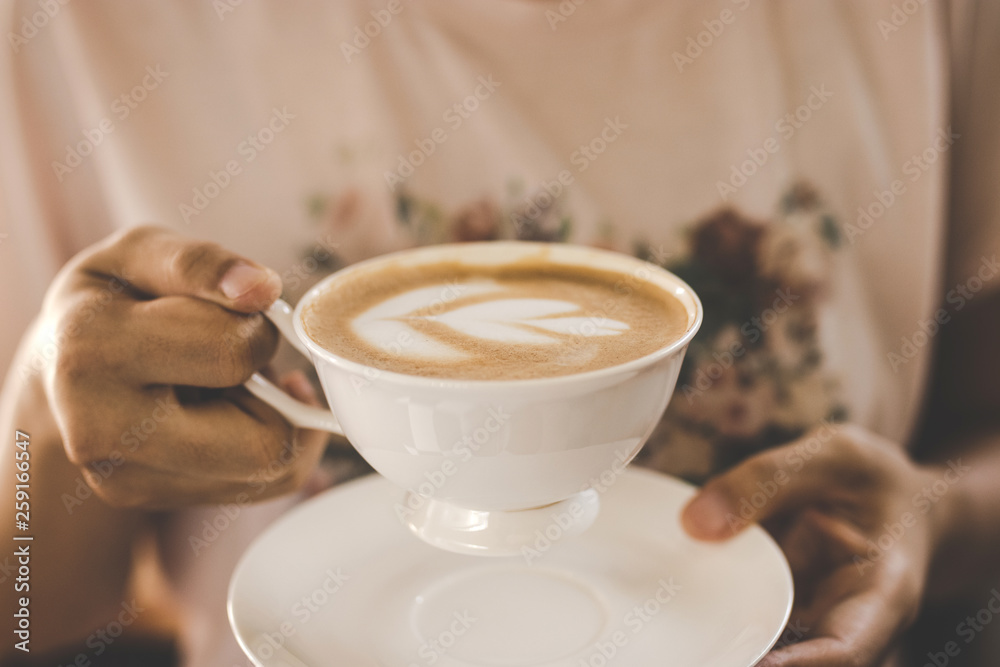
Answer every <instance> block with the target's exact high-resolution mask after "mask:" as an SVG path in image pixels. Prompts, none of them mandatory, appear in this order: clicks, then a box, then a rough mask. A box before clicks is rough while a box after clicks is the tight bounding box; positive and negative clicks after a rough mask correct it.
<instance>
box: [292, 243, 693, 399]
mask: <svg viewBox="0 0 1000 667" xmlns="http://www.w3.org/2000/svg"><path fill="white" fill-rule="evenodd" d="M498 245H507V246H516V247H518V248H527V247H532V246H534V247H538V248H539V249H542V248H562V249H570V251H571V252H572V251H576V250H581V251H587V252H589V253H596V254H598V255H604V256H609V257H613V258H614V259H615V260H617V261H621V260H630V261H633V262H638V263H640V264H646V265H648V266H649V268H650V270H652V271H654V272H657V273H659V274H660V277H661V278H665V279H666V280H667V281H668V282H670V283H672V284H673V288H672V289H667V288H666V287H664V286H663V285H657V286H658V287H660V288H661V289H663V290H664V291H665V292H668V293H670V294H671V295H672V296H674V297H676V298H677V299H678V300H679V301H680V302H681V305H683V306H684V310H685V311H687V313H688V326H687V329H685V331H684V334H683V335H682V336H681V337H680V338H678V339H677V340H675V341H673V342H672V343H670V344H669V345H666V346H664V347H661V348H659V349H657V350H654V351H653V352H650V353H649V354H647V355H645V356H642V357H638V358H637V359H631V360H629V361H626V362H623V363H620V364H615V365H614V366H605V367H604V368H597V369H594V370H590V371H583V372H580V373H569V374H567V375H555V376H551V377H536V378H519V379H496V380H475V379H459V378H442V377H430V376H426V375H410V374H407V373H399V372H396V371H389V370H384V369H381V368H376V367H374V366H368V365H366V364H362V363H360V362H357V361H352V360H351V359H347V358H345V357H342V356H340V355H338V354H335V353H333V352H331V351H330V350H327V349H326V348H324V347H322V346H321V345H319V343H317V342H315V341H314V340H313V339H312V338H310V337H309V335H308V334H307V333H306V331H305V327H304V325H303V324H302V312H303V310H304V309H305V307H306V306H307V305H308V304H309V303H310V302H311V301H312V300H313V299H315V298H316V297H317V296H318V295H319V294H320V292H322V291H323V290H325V289H326V287H327V286H328V285H329V283H332V282H334V281H335V280H339V279H341V278H343V277H344V276H346V275H349V274H350V273H354V272H357V271H361V270H364V269H366V268H368V267H370V266H372V265H374V264H379V263H383V262H388V261H391V260H393V259H395V258H398V257H400V256H402V255H412V254H414V253H419V252H427V253H428V254H431V253H433V252H434V251H436V250H440V251H442V252H443V251H445V250H447V249H449V248H463V249H470V248H474V247H483V246H491V247H496V246H498ZM570 264H571V263H570ZM682 294H683V295H684V296H686V297H688V298H690V300H691V303H692V304H693V306H694V312H693V313H692V312H691V309H690V308H689V306H688V304H687V303H686V302H685V301H684V300H683V298H681V295H682ZM692 315H693V316H692ZM703 319H704V309H703V307H702V303H701V299H700V298H698V294H697V293H696V292H695V291H694V290H693V289H692V288H691V286H690V285H688V284H687V283H686V282H685V281H683V280H682V279H681V278H679V277H678V276H677V275H676V274H674V273H673V272H671V271H668V270H667V269H665V268H663V267H662V266H660V265H658V264H654V263H652V262H643V260H641V259H639V258H637V257H633V256H631V255H626V254H625V253H621V252H616V251H612V250H604V249H602V248H594V247H592V246H583V245H578V244H570V243H558V244H555V243H545V242H538V241H513V240H506V241H477V242H468V243H442V244H436V245H429V246H419V247H414V248H405V249H403V250H397V251H395V252H390V253H386V254H383V255H376V256H375V257H370V258H368V259H365V260H362V261H360V262H356V263H354V264H351V265H349V266H346V267H344V268H342V269H340V270H338V271H335V272H334V273H332V274H330V275H329V276H326V277H325V278H323V279H322V280H320V281H319V282H318V283H316V284H315V285H313V286H312V287H311V288H310V289H309V291H307V292H306V293H305V294H303V295H302V297H301V298H300V299H299V301H298V303H297V304H296V305H295V309H294V311H293V313H292V326H293V328H294V330H295V334H296V336H297V337H298V338H299V340H300V341H301V342H302V344H303V345H305V347H306V348H307V349H308V350H309V351H310V352H311V353H312V355H313V362H314V363H315V362H316V359H317V358H320V359H323V360H324V361H326V362H328V363H330V364H332V365H334V366H336V367H338V368H340V369H342V370H345V371H349V372H353V373H356V374H361V375H365V376H369V375H371V373H372V371H375V372H376V373H377V376H376V377H377V378H378V379H380V380H389V381H391V382H393V383H395V384H402V385H416V386H423V387H434V388H449V389H451V388H464V387H494V388H505V389H506V388H512V389H518V388H522V387H532V388H536V387H545V386H552V385H561V384H567V383H573V382H581V381H586V380H595V379H600V378H604V377H607V376H610V375H617V374H620V373H627V372H631V371H635V370H637V369H641V368H643V367H646V366H649V365H652V364H653V363H655V362H657V361H659V360H661V359H663V358H666V357H669V356H672V355H673V354H675V353H676V352H678V351H679V350H683V349H684V348H685V347H686V346H687V344H688V343H690V342H691V339H692V338H694V336H695V334H697V333H698V330H699V329H700V328H701V324H702V320H703ZM371 379H375V378H371Z"/></svg>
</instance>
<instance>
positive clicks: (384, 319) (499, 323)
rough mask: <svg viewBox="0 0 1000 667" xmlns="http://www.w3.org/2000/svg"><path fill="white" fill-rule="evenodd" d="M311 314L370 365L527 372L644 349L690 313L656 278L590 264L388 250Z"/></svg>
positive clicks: (330, 340)
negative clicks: (486, 260)
mask: <svg viewBox="0 0 1000 667" xmlns="http://www.w3.org/2000/svg"><path fill="white" fill-rule="evenodd" d="M302 323H303V325H304V328H305V331H306V333H307V334H308V335H309V337H310V338H311V339H312V340H313V341H315V342H316V343H317V344H319V345H320V346H321V347H323V348H324V349H327V350H329V351H331V352H333V353H334V354H336V355H338V356H341V357H344V358H345V359H349V360H351V361H356V362H358V363H361V364H364V365H366V366H371V367H374V368H378V369H382V370H386V371H392V372H395V373H402V374H406V375H418V376H425V377H434V378H444V379H455V380H521V379H530V378H543V377H555V376H561V375H571V374H575V373H583V372H586V371H592V370H596V369H599V368H606V367H609V366H616V365H618V364H621V363H625V362H627V361H631V360H633V359H638V358H640V357H643V356H646V355H647V354H650V353H652V352H655V351H656V350H658V349H660V348H662V347H665V346H667V345H669V344H670V343H673V342H674V341H676V340H678V339H680V338H681V337H682V336H683V335H684V332H685V331H686V330H687V326H688V313H687V310H686V309H685V307H684V305H683V304H682V303H681V302H680V301H679V300H677V299H676V298H675V297H674V296H672V295H670V294H668V293H667V292H666V291H664V290H663V289H662V288H660V287H658V286H657V285H655V284H652V283H650V282H649V281H648V280H644V279H642V278H640V277H638V276H636V275H629V274H625V273H619V272H614V271H605V270H599V269H592V268H589V267H585V266H568V265H562V264H554V263H551V262H545V261H539V260H538V259H526V260H521V261H516V262H512V263H509V264H502V265H489V264H485V265H472V264H464V263H461V262H450V261H445V262H434V263H429V264H425V265H418V266H411V265H402V264H398V263H393V262H390V263H386V264H378V265H376V266H375V267H373V268H371V269H361V270H359V271H357V272H355V273H352V274H349V275H347V276H344V277H343V278H342V279H335V280H334V281H333V282H332V283H331V284H330V286H329V287H327V288H326V289H325V290H324V291H323V292H322V293H320V294H318V295H317V296H316V297H315V298H314V299H313V301H312V302H311V303H309V304H308V305H307V306H306V308H305V309H304V312H303V314H302Z"/></svg>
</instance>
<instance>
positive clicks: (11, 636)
mask: <svg viewBox="0 0 1000 667" xmlns="http://www.w3.org/2000/svg"><path fill="white" fill-rule="evenodd" d="M30 337H31V334H30V333H29V334H28V336H26V339H25V344H24V345H22V346H21V350H20V353H19V354H18V355H17V356H16V357H15V359H14V363H13V364H12V365H11V371H10V374H9V377H8V380H7V382H6V383H5V385H4V388H3V393H2V394H0V435H2V438H3V441H2V442H0V544H3V545H4V547H3V550H2V551H0V611H2V613H3V619H4V620H3V624H2V626H0V632H2V633H3V635H4V637H5V638H6V639H7V641H5V642H4V645H3V647H2V649H0V655H22V656H23V657H28V655H29V654H27V653H24V652H18V650H16V649H13V647H14V644H16V643H20V642H21V641H23V638H28V639H29V642H28V643H27V644H22V646H23V647H24V648H28V649H30V655H34V656H37V655H39V654H45V653H47V652H50V651H52V650H54V649H56V648H59V647H64V646H71V645H73V646H75V647H76V650H74V651H72V653H74V654H76V653H78V652H85V651H87V650H89V649H88V648H87V647H86V646H85V640H86V638H87V637H89V636H90V635H91V634H92V633H94V632H95V631H97V630H98V629H99V628H102V627H105V626H106V625H107V624H108V622H109V621H110V620H112V619H114V618H115V616H117V614H118V613H119V612H120V611H121V604H122V602H123V601H126V602H128V600H126V599H125V594H126V588H127V585H128V580H129V575H130V572H131V561H132V545H133V542H134V539H135V537H136V534H137V532H138V531H139V530H140V529H141V523H142V521H143V519H142V513H141V512H138V511H136V510H129V509H117V508H114V507H112V506H110V505H108V504H107V503H105V502H103V501H101V500H100V499H97V498H95V497H93V492H92V491H91V489H90V487H89V486H88V485H87V483H86V482H83V476H82V474H81V472H80V470H79V469H78V468H77V467H76V466H74V465H72V464H71V463H70V462H69V460H68V459H67V458H66V454H65V452H64V450H63V447H62V439H61V436H60V434H59V430H58V428H57V427H56V424H55V422H54V421H53V419H52V416H51V413H50V412H49V409H48V405H47V399H46V397H45V393H44V391H43V390H42V386H41V383H40V382H31V381H26V380H23V379H21V377H20V376H21V372H20V371H21V369H23V368H25V367H26V366H25V364H28V363H29V359H30V356H31V352H32V351H33V349H34V348H33V346H32V345H31V344H30ZM18 432H20V433H23V434H26V435H27V436H28V437H27V438H22V437H19V436H18ZM18 441H20V442H27V443H28V444H27V446H25V447H23V448H22V447H18V446H17V442H18ZM22 451H27V453H28V455H27V456H22V457H21V461H18V460H17V459H16V456H17V454H18V453H19V452H22ZM22 461H27V463H28V465H27V466H23V465H22V466H21V468H25V467H26V468H27V470H26V471H22V470H21V469H19V468H18V466H17V464H18V463H20V462H22ZM22 472H27V489H26V491H27V496H26V498H27V507H28V510H27V511H26V512H25V513H24V515H21V516H17V510H16V505H15V503H16V502H18V498H17V497H16V493H17V487H16V485H17V484H18V483H19V479H18V478H17V477H16V475H20V474H21V473H22ZM20 479H24V477H21V478H20ZM81 482H82V484H81ZM22 498H25V496H23V495H22ZM22 502H23V501H22ZM21 507H22V508H23V507H25V506H24V505H21ZM24 518H27V519H28V521H27V522H26V523H27V524H28V529H27V530H19V529H18V528H17V524H16V522H17V521H18V520H20V519H24ZM24 536H31V537H32V538H33V539H32V540H31V541H15V538H17V537H24ZM23 549H27V550H28V551H29V554H30V555H29V556H28V557H27V558H23V557H21V556H18V555H17V552H18V551H19V550H23ZM22 558H23V560H25V561H26V563H22V562H19V561H21V560H22ZM22 564H26V566H27V571H26V572H25V571H22V570H20V567H21V565H22ZM22 598H24V599H25V600H27V601H30V602H29V603H28V613H29V614H30V616H29V617H28V623H29V624H30V625H29V627H28V628H27V629H28V631H29V632H30V634H27V635H22V636H21V637H18V636H17V635H16V634H15V633H14V631H15V629H18V627H17V625H18V623H19V622H20V619H19V618H15V615H16V614H17V613H19V611H20V609H21V608H22V605H21V604H20V603H21V599H22ZM12 649H13V650H12ZM0 662H2V660H0Z"/></svg>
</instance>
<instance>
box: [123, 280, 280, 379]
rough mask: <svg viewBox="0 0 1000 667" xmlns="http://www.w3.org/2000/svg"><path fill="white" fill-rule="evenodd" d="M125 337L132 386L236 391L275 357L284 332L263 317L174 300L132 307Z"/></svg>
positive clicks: (126, 372)
mask: <svg viewBox="0 0 1000 667" xmlns="http://www.w3.org/2000/svg"><path fill="white" fill-rule="evenodd" d="M122 322H123V323H122V325H121V331H120V335H121V337H122V339H125V340H129V341H130V344H129V345H122V346H120V347H121V348H122V350H121V351H122V353H123V354H126V355H128V356H129V363H127V364H122V365H121V366H122V368H123V369H124V370H123V371H122V375H125V376H126V377H125V378H124V379H125V380H126V381H131V382H133V383H135V384H138V385H140V386H145V385H149V384H176V385H188V386H195V387H234V386H236V385H240V384H243V383H244V382H246V381H247V380H248V379H249V378H250V376H251V375H253V373H255V372H256V371H258V370H260V369H261V368H263V367H264V366H265V365H266V364H267V363H268V362H269V361H270V360H271V358H272V357H273V356H274V352H275V350H276V349H277V345H278V332H277V329H275V327H274V325H272V324H271V323H270V322H268V320H267V319H266V318H265V317H264V316H263V315H261V314H260V313H253V314H250V315H244V314H241V313H232V312H229V311H227V310H224V309H223V308H221V307H219V306H218V305H216V304H214V303H208V302H207V301H202V300H200V299H193V298H188V297H179V296H169V297H164V298H160V299H153V300H152V301H140V302H135V303H133V304H132V307H131V308H130V309H129V311H128V314H127V316H126V317H125V318H124V319H123V320H122Z"/></svg>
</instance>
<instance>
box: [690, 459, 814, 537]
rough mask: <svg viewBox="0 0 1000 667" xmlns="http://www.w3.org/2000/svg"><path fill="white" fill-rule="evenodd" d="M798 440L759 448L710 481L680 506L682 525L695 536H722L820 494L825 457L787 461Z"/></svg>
mask: <svg viewBox="0 0 1000 667" xmlns="http://www.w3.org/2000/svg"><path fill="white" fill-rule="evenodd" d="M801 444H802V443H801V442H799V441H796V442H793V443H791V444H789V445H785V446H783V447H776V448H774V449H770V450H767V451H765V452H761V453H759V454H757V455H755V456H752V457H750V458H749V459H747V460H746V461H743V462H742V463H740V464H739V465H736V466H734V467H733V468H732V469H730V470H728V471H726V472H725V473H723V474H722V475H720V476H718V477H716V478H714V479H712V480H710V481H709V482H708V483H707V484H705V486H704V487H703V488H702V489H701V490H700V491H699V492H698V493H697V494H696V495H695V496H694V498H692V499H691V500H690V501H689V502H688V504H687V505H686V506H685V507H684V510H683V512H682V513H681V525H682V526H684V529H685V530H686V531H687V532H688V534H690V535H691V536H692V537H695V538H697V539H701V540H722V539H726V538H728V537H732V536H733V535H736V534H737V533H739V532H740V531H742V530H743V529H744V528H746V527H747V526H748V525H750V524H751V523H759V522H761V521H764V520H765V519H767V518H769V517H772V516H776V515H780V514H782V513H784V512H786V511H788V510H789V509H792V508H793V507H796V506H801V505H803V504H805V503H808V502H811V501H813V500H816V499H817V498H819V497H820V496H821V495H822V494H823V493H824V489H825V488H826V487H825V484H826V483H825V482H824V480H823V479H822V475H823V470H824V469H825V468H826V466H825V463H826V461H825V458H826V457H821V456H817V457H816V458H815V459H814V460H813V461H812V462H811V463H810V464H809V465H808V466H801V465H799V466H792V465H790V462H791V461H794V460H796V459H795V450H796V448H797V447H798V446H800V445H801ZM827 483H828V482H827Z"/></svg>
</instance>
